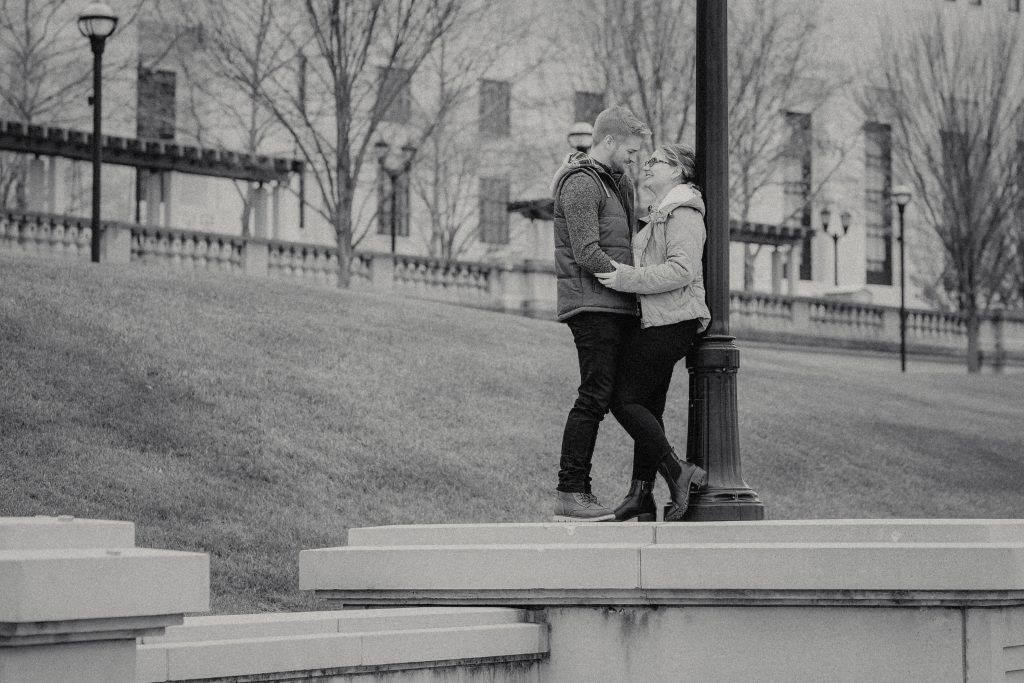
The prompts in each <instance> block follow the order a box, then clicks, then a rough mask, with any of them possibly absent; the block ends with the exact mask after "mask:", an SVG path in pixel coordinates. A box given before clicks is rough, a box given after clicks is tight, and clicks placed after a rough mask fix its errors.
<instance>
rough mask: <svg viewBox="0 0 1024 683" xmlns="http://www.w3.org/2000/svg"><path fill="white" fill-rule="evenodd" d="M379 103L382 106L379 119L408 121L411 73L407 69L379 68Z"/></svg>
mask: <svg viewBox="0 0 1024 683" xmlns="http://www.w3.org/2000/svg"><path fill="white" fill-rule="evenodd" d="M378 78H379V79H380V92H379V94H378V97H379V98H380V104H381V105H382V106H383V107H384V113H383V114H382V115H381V121H390V122H392V123H409V120H410V119H411V118H412V92H411V90H412V88H411V82H412V74H410V73H409V70H408V69H397V68H390V69H389V68H381V69H380V70H379V72H378Z"/></svg>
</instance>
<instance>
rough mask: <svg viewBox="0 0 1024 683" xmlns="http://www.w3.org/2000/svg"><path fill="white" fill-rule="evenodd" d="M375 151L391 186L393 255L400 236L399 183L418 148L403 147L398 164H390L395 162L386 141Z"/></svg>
mask: <svg viewBox="0 0 1024 683" xmlns="http://www.w3.org/2000/svg"><path fill="white" fill-rule="evenodd" d="M373 149H374V151H375V152H376V153H377V162H378V163H379V164H380V168H381V170H382V171H383V172H384V173H386V174H387V176H388V180H389V181H390V182H389V184H390V186H391V196H390V197H389V198H388V199H389V201H390V202H391V204H390V208H391V211H390V212H389V213H390V214H391V221H390V223H391V224H390V229H391V253H392V254H394V253H395V252H396V245H395V241H396V236H397V234H398V181H399V180H400V179H401V177H402V176H403V175H405V174H406V173H408V172H409V169H410V168H411V167H412V159H413V157H414V156H416V147H414V146H413V145H411V144H409V143H405V144H404V145H402V154H401V158H400V159H398V163H397V164H394V163H389V161H392V162H393V161H394V160H393V159H392V155H391V145H389V144H388V143H387V142H385V141H384V140H378V141H377V142H376V143H375V144H374V145H373Z"/></svg>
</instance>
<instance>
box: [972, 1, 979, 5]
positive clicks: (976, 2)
mask: <svg viewBox="0 0 1024 683" xmlns="http://www.w3.org/2000/svg"><path fill="white" fill-rule="evenodd" d="M971 4H972V5H981V0H971Z"/></svg>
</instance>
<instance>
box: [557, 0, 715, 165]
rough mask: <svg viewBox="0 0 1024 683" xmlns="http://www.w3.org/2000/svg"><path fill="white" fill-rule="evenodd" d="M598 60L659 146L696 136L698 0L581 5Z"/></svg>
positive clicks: (613, 89)
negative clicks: (690, 135) (693, 124)
mask: <svg viewBox="0 0 1024 683" xmlns="http://www.w3.org/2000/svg"><path fill="white" fill-rule="evenodd" d="M578 7H579V10H580V11H579V12H577V13H575V16H578V17H580V18H581V19H582V20H583V21H584V22H585V26H586V30H587V33H588V35H589V38H590V40H589V42H588V44H589V45H590V47H591V51H592V56H593V59H594V63H595V64H596V65H597V68H599V69H600V70H601V72H602V76H603V80H604V85H605V88H606V90H607V91H608V94H609V95H611V98H612V100H613V101H614V102H617V103H620V104H625V105H627V106H629V107H630V109H632V110H633V111H634V112H635V113H636V115H637V116H639V117H640V118H641V119H642V120H643V121H644V122H645V123H647V125H648V126H649V127H650V129H651V133H652V136H651V143H652V144H654V145H658V144H662V143H666V142H676V141H678V140H682V139H684V136H686V135H689V134H691V130H690V129H691V126H692V123H693V106H694V102H695V98H696V89H695V88H694V87H693V85H692V84H693V83H694V77H695V74H696V51H695V45H696V44H695V42H694V38H693V35H694V33H693V31H694V25H695V19H696V4H695V3H694V1H693V0H600V2H597V3H595V2H582V3H579V5H578Z"/></svg>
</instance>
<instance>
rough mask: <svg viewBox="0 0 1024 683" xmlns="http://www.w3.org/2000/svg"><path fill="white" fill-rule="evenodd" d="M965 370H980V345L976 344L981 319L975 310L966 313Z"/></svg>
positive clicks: (970, 371)
mask: <svg viewBox="0 0 1024 683" xmlns="http://www.w3.org/2000/svg"><path fill="white" fill-rule="evenodd" d="M966 322H967V372H969V373H975V372H980V371H981V347H980V346H979V344H978V332H979V330H980V328H981V320H980V318H979V317H978V312H977V311H970V312H969V313H968V314H967V321H966Z"/></svg>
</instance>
